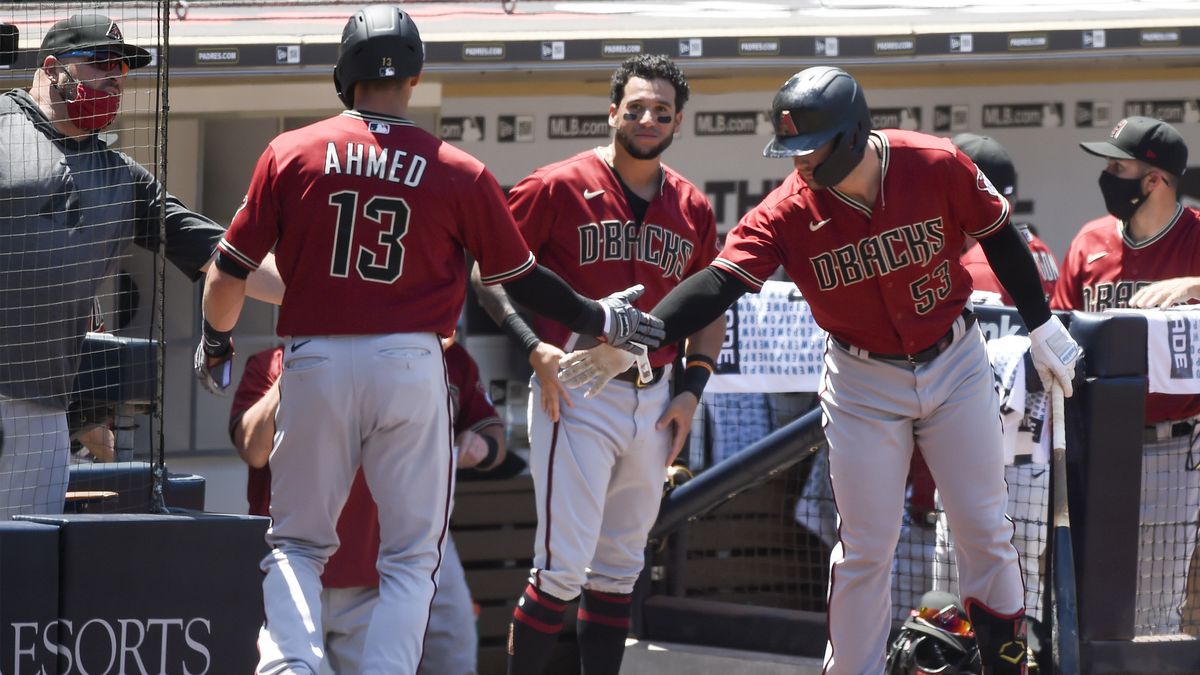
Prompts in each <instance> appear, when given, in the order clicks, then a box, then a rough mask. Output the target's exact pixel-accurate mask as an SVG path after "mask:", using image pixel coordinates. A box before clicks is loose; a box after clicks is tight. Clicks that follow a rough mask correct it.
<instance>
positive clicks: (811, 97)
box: [763, 66, 872, 187]
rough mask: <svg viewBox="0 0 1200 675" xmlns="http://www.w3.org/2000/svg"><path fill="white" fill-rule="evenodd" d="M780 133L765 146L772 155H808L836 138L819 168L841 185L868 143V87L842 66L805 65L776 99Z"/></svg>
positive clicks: (818, 174) (827, 182)
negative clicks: (864, 92) (864, 91)
mask: <svg viewBox="0 0 1200 675" xmlns="http://www.w3.org/2000/svg"><path fill="white" fill-rule="evenodd" d="M771 123H772V124H774V125H775V137H774V138H772V139H771V142H770V143H768V144H767V147H766V148H764V149H763V155H764V156H766V157H795V156H797V155H807V154H809V153H811V152H813V151H814V150H816V149H817V148H820V147H821V146H823V145H825V144H826V143H829V142H830V141H832V142H833V151H832V152H831V153H830V155H829V157H828V158H827V159H826V160H825V161H824V162H821V164H820V165H819V166H817V168H816V169H815V170H814V171H813V177H814V178H815V179H816V180H817V182H818V183H820V184H821V185H823V186H827V187H828V186H833V185H837V184H838V183H840V182H841V181H842V179H844V178H845V177H846V176H847V175H848V174H849V173H850V171H851V170H853V169H854V167H856V166H858V162H859V161H860V160H861V159H862V156H863V152H864V151H866V149H867V137H868V136H869V135H870V132H871V128H872V125H871V110H870V108H868V107H867V99H866V96H864V95H863V91H862V87H860V86H858V82H856V81H855V80H854V78H853V77H851V76H850V73H847V72H846V71H844V70H842V69H841V68H833V67H830V66H816V67H813V68H808V69H805V70H802V71H800V72H798V73H796V74H795V75H793V76H792V77H791V79H789V80H788V81H787V82H785V83H784V84H783V86H782V87H780V89H779V92H778V93H777V94H775V100H773V101H771Z"/></svg>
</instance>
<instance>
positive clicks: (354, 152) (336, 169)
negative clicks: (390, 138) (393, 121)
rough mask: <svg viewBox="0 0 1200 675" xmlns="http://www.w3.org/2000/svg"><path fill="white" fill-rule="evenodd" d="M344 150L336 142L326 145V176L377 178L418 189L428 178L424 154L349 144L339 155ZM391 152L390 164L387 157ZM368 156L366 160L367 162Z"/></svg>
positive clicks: (350, 142)
mask: <svg viewBox="0 0 1200 675" xmlns="http://www.w3.org/2000/svg"><path fill="white" fill-rule="evenodd" d="M340 149H341V148H340V147H339V146H338V144H337V143H335V142H334V141H329V142H327V143H326V144H325V175H326V176H328V175H329V174H334V173H336V174H341V175H346V176H359V177H362V178H378V179H379V180H386V181H387V182H389V183H403V184H405V185H407V186H408V187H417V186H418V185H420V184H421V178H422V177H423V176H424V175H425V166H426V165H427V164H428V162H427V161H426V160H425V158H424V157H422V156H421V155H412V158H411V159H409V161H408V162H405V160H406V159H408V158H409V154H408V152H406V151H404V150H398V149H396V148H381V147H378V146H375V145H369V144H365V143H355V142H353V141H348V142H347V143H346V147H345V153H344V154H338V150H340ZM389 152H390V153H391V155H392V157H391V162H390V165H389V162H388V154H389ZM364 156H365V160H364Z"/></svg>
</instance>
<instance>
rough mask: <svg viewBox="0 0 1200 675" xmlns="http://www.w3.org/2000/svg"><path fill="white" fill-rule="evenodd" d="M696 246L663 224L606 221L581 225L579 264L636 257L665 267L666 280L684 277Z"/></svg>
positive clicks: (663, 272)
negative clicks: (640, 224)
mask: <svg viewBox="0 0 1200 675" xmlns="http://www.w3.org/2000/svg"><path fill="white" fill-rule="evenodd" d="M694 250H695V245H694V244H692V242H690V241H688V240H686V239H684V238H683V237H681V236H679V234H677V233H675V232H672V231H671V230H670V229H668V228H666V227H663V226H662V225H655V224H654V223H646V224H644V225H642V226H640V227H639V226H638V224H637V223H636V222H635V221H632V220H630V221H626V222H624V223H622V222H621V221H619V220H604V221H601V222H599V223H587V224H586V225H580V226H579V265H580V267H583V266H586V265H591V264H593V263H596V262H602V261H603V262H608V261H612V260H636V261H638V262H644V263H648V264H650V265H653V266H654V267H657V268H658V269H660V270H662V276H663V278H664V279H668V278H670V279H675V280H676V281H682V280H683V274H684V271H685V270H686V269H687V268H688V262H689V261H690V260H691V259H692V252H693V251H694Z"/></svg>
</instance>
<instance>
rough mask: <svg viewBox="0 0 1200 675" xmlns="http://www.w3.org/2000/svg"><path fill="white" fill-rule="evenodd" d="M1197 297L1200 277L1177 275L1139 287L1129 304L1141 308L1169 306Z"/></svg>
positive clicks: (1199, 289)
mask: <svg viewBox="0 0 1200 675" xmlns="http://www.w3.org/2000/svg"><path fill="white" fill-rule="evenodd" d="M1197 298H1200V277H1176V278H1174V279H1165V280H1163V281H1156V282H1154V283H1152V284H1150V285H1149V286H1144V287H1142V288H1140V289H1138V292H1136V293H1134V294H1133V297H1131V298H1129V306H1130V307H1137V308H1139V309H1154V308H1156V307H1157V308H1167V307H1171V306H1172V305H1178V304H1182V303H1185V302H1189V301H1191V300H1195V299H1197Z"/></svg>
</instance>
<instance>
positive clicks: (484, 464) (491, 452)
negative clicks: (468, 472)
mask: <svg viewBox="0 0 1200 675" xmlns="http://www.w3.org/2000/svg"><path fill="white" fill-rule="evenodd" d="M479 437H480V438H482V439H483V442H484V443H487V446H488V451H487V454H486V455H484V456H483V459H481V460H479V464H476V465H475V468H476V469H478V470H480V471H491V470H492V469H494V468H496V457H497V456H499V455H500V444H499V443H497V442H496V439H494V438H492V437H491V436H488V435H487V434H479Z"/></svg>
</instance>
